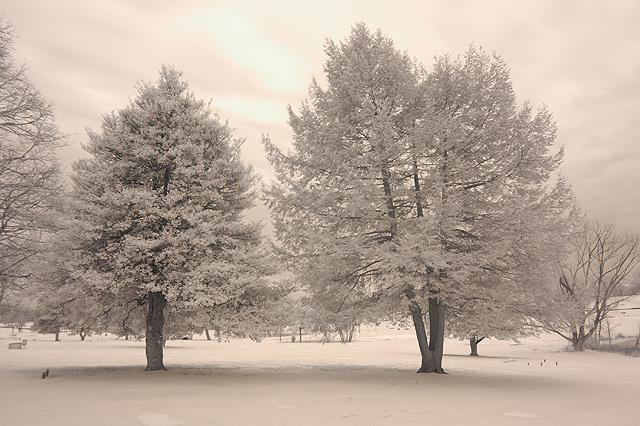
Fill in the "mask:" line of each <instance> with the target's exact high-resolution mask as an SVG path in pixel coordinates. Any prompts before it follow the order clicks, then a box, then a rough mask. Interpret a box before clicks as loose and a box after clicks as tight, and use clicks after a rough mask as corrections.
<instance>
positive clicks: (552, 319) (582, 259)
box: [542, 222, 640, 351]
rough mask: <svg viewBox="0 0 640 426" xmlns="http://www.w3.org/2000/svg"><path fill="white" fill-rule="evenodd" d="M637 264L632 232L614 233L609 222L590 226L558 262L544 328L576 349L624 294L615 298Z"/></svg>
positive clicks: (635, 238)
mask: <svg viewBox="0 0 640 426" xmlns="http://www.w3.org/2000/svg"><path fill="white" fill-rule="evenodd" d="M638 263H640V244H639V239H638V235H637V234H629V233H626V232H618V231H616V230H615V227H614V224H613V222H610V223H605V224H599V223H594V224H592V225H590V226H589V227H588V228H587V229H586V231H585V233H584V237H583V239H582V240H581V241H580V242H579V244H578V245H577V247H576V249H575V253H573V254H572V255H571V256H570V257H569V260H567V261H566V262H564V263H563V264H562V273H561V276H560V279H559V280H558V287H557V288H556V289H555V291H554V292H552V293H551V295H552V296H553V297H554V299H553V300H551V301H550V302H549V305H548V307H547V309H549V312H550V314H547V315H546V316H544V317H543V318H544V319H542V322H543V323H544V324H545V328H546V329H548V330H549V331H552V332H554V333H556V334H558V335H559V336H562V337H563V338H565V339H566V340H568V341H569V342H571V344H572V345H573V347H574V349H575V350H576V351H583V350H584V349H585V343H586V341H587V340H588V339H589V338H590V337H591V336H592V335H593V334H594V333H595V332H596V331H597V330H598V329H599V328H600V327H601V326H602V325H603V324H604V323H605V322H606V320H607V319H608V318H609V314H610V313H611V310H612V309H615V307H616V306H617V305H618V304H619V303H620V302H621V301H623V300H625V299H627V298H628V296H627V297H620V296H617V297H616V296H615V294H616V291H617V290H618V288H619V287H620V286H621V285H623V284H624V283H625V282H626V280H627V278H628V277H630V274H631V273H632V272H633V270H634V268H635V267H636V266H637V265H638Z"/></svg>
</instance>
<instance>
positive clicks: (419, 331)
mask: <svg viewBox="0 0 640 426" xmlns="http://www.w3.org/2000/svg"><path fill="white" fill-rule="evenodd" d="M405 295H406V296H407V298H408V299H409V311H410V312H411V318H412V319H413V326H414V328H415V330H416V337H417V339H418V347H419V348H420V355H421V359H422V362H421V364H420V369H419V370H418V371H417V372H418V373H444V370H443V369H442V347H443V346H442V342H443V341H444V315H442V321H441V326H442V333H441V337H440V339H438V338H437V337H436V335H434V334H431V335H430V338H431V342H430V341H429V340H428V339H427V329H426V327H425V325H424V316H423V312H422V308H421V307H420V305H419V304H418V302H416V301H415V293H414V291H413V288H412V287H407V288H406V289H405ZM442 306H444V305H442ZM443 313H444V312H443ZM429 314H430V315H429V316H430V318H431V312H430V313H429ZM436 329H437V327H435V328H430V332H431V333H433V332H434V330H436ZM436 334H438V333H437V332H436ZM432 345H433V348H434V349H437V348H438V346H440V350H439V351H432V350H431V346H432ZM436 357H437V358H436Z"/></svg>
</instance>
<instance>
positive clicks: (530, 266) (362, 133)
mask: <svg viewBox="0 0 640 426" xmlns="http://www.w3.org/2000/svg"><path fill="white" fill-rule="evenodd" d="M326 53H327V56H328V60H327V62H326V65H325V73H326V77H327V88H326V89H323V88H321V86H320V85H319V84H317V83H316V82H315V81H314V82H313V83H312V85H311V88H310V90H309V100H308V101H306V102H305V103H304V104H303V105H302V108H301V109H300V112H299V113H298V114H296V113H294V112H293V111H290V125H291V127H292V129H293V133H294V139H293V150H292V151H291V152H289V153H286V154H285V153H282V152H281V151H280V150H279V149H278V148H277V147H276V146H275V144H273V143H272V142H271V141H270V140H269V139H268V138H265V141H264V144H265V148H266V151H267V155H268V157H269V159H270V161H271V163H272V164H273V165H274V167H275V169H276V172H277V176H276V180H275V182H274V183H273V184H272V185H271V187H270V188H268V190H267V192H266V194H267V199H268V202H269V205H270V208H271V211H272V215H273V218H274V223H275V230H276V236H277V237H278V239H279V241H280V243H281V247H282V249H283V253H285V257H286V259H287V260H288V266H289V268H290V269H291V270H292V271H293V272H294V273H295V274H296V276H297V278H298V279H299V280H301V281H302V282H306V283H308V284H309V285H310V286H311V288H312V293H314V294H317V295H323V294H331V295H332V297H333V298H335V297H336V295H338V296H339V297H341V298H343V299H344V300H348V298H349V296H350V295H351V294H353V293H354V292H357V293H358V294H360V295H369V296H370V299H371V300H373V301H376V300H377V301H380V302H385V303H386V305H387V306H396V307H398V308H402V309H406V310H408V311H409V312H410V314H411V317H412V319H413V322H414V325H415V328H416V333H417V338H418V343H419V347H420V351H421V354H422V365H421V367H420V370H419V371H420V372H443V369H442V354H443V341H444V327H445V312H446V309H447V306H449V307H459V306H461V305H463V304H465V303H481V304H486V305H490V304H492V303H494V304H495V303H500V295H505V294H509V295H511V294H517V293H518V291H522V290H523V287H524V284H528V283H534V282H535V278H533V277H530V276H529V275H530V274H534V275H535V270H536V268H539V267H540V266H541V265H543V264H545V263H546V262H547V261H548V260H549V257H551V256H549V255H548V254H546V252H545V248H553V251H551V252H550V253H551V254H553V253H557V251H556V248H557V249H558V250H561V248H562V238H563V236H564V231H562V232H559V233H557V234H556V232H557V231H559V230H562V229H564V228H566V229H569V227H568V226H564V225H567V224H568V223H569V222H570V221H571V220H572V214H571V213H570V212H571V207H572V202H573V198H572V195H571V190H570V188H569V186H568V185H567V184H566V183H565V181H564V180H563V179H562V178H560V179H557V181H556V182H555V183H554V182H552V178H553V172H554V171H555V170H556V169H557V167H558V165H559V164H560V161H561V157H562V153H561V152H560V153H558V154H555V155H553V154H551V153H550V152H549V149H550V148H551V146H552V144H553V142H554V136H555V132H554V131H555V126H554V123H553V121H552V120H551V116H550V115H549V114H548V113H547V112H546V111H544V110H541V111H540V112H539V113H538V114H536V115H532V113H531V109H530V108H529V107H528V106H526V105H525V107H523V108H520V109H519V108H517V106H516V102H515V96H514V94H513V90H512V87H511V83H510V80H509V73H508V69H507V67H506V65H505V64H504V63H503V61H502V60H501V59H500V58H498V57H492V56H489V55H486V54H485V53H484V52H482V51H481V50H478V49H475V48H471V49H470V50H469V51H468V52H467V54H466V55H465V57H464V58H462V59H459V60H455V61H454V60H451V59H450V58H448V57H443V58H440V59H438V60H437V62H436V65H435V67H434V70H433V71H432V72H431V73H429V74H426V73H425V72H424V71H422V69H421V67H420V66H418V65H417V64H416V63H415V62H414V61H413V60H411V58H410V57H409V56H408V55H407V54H406V53H402V52H399V51H397V50H396V49H395V47H394V46H393V42H392V41H391V40H390V39H389V38H388V37H386V36H384V35H383V34H382V33H381V32H380V31H377V32H375V33H373V34H372V33H371V32H369V31H368V29H367V28H366V27H365V26H364V25H363V24H358V25H356V26H355V27H354V28H353V30H352V32H351V34H350V36H349V37H348V38H347V40H346V41H345V42H344V43H340V44H336V43H333V42H331V41H329V42H328V43H327V45H326ZM532 216H535V217H532ZM425 306H428V310H429V324H428V325H429V339H427V331H426V325H425V321H424V314H423V312H424V309H423V307H425ZM460 311H462V310H460Z"/></svg>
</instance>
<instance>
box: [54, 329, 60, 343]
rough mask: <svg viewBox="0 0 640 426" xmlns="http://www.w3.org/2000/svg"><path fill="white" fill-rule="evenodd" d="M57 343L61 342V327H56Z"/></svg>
mask: <svg viewBox="0 0 640 426" xmlns="http://www.w3.org/2000/svg"><path fill="white" fill-rule="evenodd" d="M55 341H56V342H59V341H60V326H59V325H57V326H56V340H55Z"/></svg>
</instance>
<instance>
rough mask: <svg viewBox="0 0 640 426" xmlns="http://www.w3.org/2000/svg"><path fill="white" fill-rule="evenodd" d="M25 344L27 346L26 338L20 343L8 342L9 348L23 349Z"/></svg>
mask: <svg viewBox="0 0 640 426" xmlns="http://www.w3.org/2000/svg"><path fill="white" fill-rule="evenodd" d="M25 346H27V340H26V339H24V340H23V341H22V343H20V342H15V343H9V349H24V347H25Z"/></svg>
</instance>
